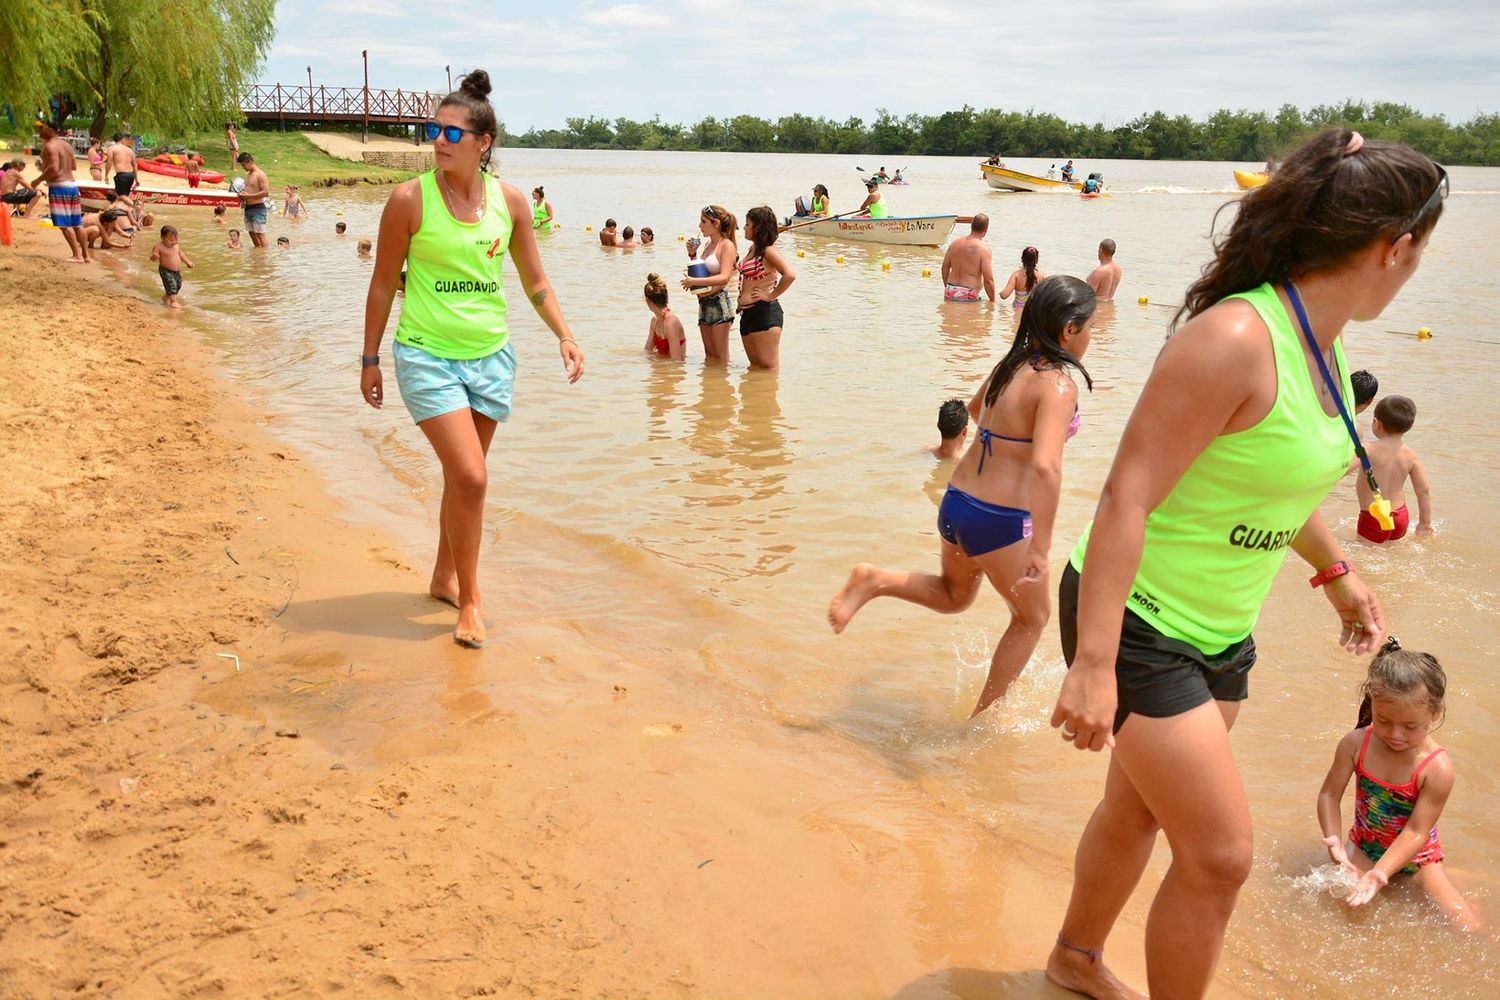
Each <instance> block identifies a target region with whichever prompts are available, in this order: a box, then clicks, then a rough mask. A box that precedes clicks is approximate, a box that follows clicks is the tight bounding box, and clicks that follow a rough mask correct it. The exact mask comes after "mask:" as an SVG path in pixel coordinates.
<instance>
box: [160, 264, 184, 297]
mask: <svg viewBox="0 0 1500 1000" xmlns="http://www.w3.org/2000/svg"><path fill="white" fill-rule="evenodd" d="M156 273H157V274H159V275H160V276H161V288H162V291H164V292H166V293H167V294H168V295H176V294H177V293H178V292H180V291H182V272H181V271H169V270H167V269H166V268H165V267H162V266H161V265H157V268H156Z"/></svg>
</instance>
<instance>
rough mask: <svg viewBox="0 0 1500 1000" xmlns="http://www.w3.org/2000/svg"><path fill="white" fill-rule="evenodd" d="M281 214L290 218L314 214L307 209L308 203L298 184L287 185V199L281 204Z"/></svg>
mask: <svg viewBox="0 0 1500 1000" xmlns="http://www.w3.org/2000/svg"><path fill="white" fill-rule="evenodd" d="M281 214H282V215H284V216H286V217H287V218H288V219H300V218H302V217H303V216H304V215H311V214H312V213H310V212H308V210H307V203H306V202H304V201H303V200H302V196H301V195H300V194H298V193H297V185H295V184H288V185H287V186H286V201H285V202H284V203H283V204H282V206H281ZM278 242H279V241H278Z"/></svg>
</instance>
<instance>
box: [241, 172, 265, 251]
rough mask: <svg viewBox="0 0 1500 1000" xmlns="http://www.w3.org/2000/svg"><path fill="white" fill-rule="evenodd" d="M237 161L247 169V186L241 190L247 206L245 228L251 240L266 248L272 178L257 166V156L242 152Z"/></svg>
mask: <svg viewBox="0 0 1500 1000" xmlns="http://www.w3.org/2000/svg"><path fill="white" fill-rule="evenodd" d="M236 162H237V163H239V165H240V167H241V168H242V169H243V170H244V171H245V187H244V190H242V191H241V192H240V204H241V205H244V206H245V230H246V231H247V232H248V233H249V234H250V242H251V243H253V244H255V246H256V247H257V248H260V249H264V248H265V245H266V221H267V219H268V218H269V217H270V209H268V208H266V199H267V198H269V197H270V196H271V178H269V177H267V176H266V172H265V171H264V170H262V169H260V167H258V166H256V164H255V157H253V156H251V155H250V154H249V153H241V154H240V155H239V157H238V158H237V159H236Z"/></svg>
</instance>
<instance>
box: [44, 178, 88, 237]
mask: <svg viewBox="0 0 1500 1000" xmlns="http://www.w3.org/2000/svg"><path fill="white" fill-rule="evenodd" d="M47 211H48V212H49V213H51V215H52V224H53V225H54V226H57V227H58V228H59V229H76V228H78V227H79V226H81V225H83V201H82V199H80V198H79V197H78V185H77V184H73V183H71V182H70V183H57V184H48V185H47Z"/></svg>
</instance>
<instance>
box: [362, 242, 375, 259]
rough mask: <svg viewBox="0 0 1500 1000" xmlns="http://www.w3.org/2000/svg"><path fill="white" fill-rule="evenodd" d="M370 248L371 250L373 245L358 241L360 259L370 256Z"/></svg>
mask: <svg viewBox="0 0 1500 1000" xmlns="http://www.w3.org/2000/svg"><path fill="white" fill-rule="evenodd" d="M372 248H373V244H372V243H371V242H370V241H369V240H360V241H359V255H360V256H361V257H368V256H370V250H371V249H372Z"/></svg>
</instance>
